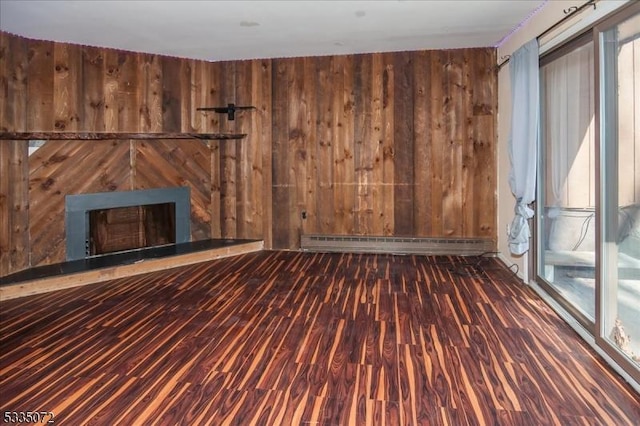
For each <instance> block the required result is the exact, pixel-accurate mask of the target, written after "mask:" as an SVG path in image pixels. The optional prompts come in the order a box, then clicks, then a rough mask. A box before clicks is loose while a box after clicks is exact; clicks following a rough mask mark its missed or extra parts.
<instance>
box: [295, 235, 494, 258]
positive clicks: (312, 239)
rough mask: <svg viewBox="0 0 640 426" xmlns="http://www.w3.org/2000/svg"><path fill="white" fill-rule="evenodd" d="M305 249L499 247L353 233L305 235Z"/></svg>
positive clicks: (459, 250) (464, 252)
mask: <svg viewBox="0 0 640 426" xmlns="http://www.w3.org/2000/svg"><path fill="white" fill-rule="evenodd" d="M300 248H301V249H302V250H303V251H314V252H337V253H344V252H347V253H390V254H424V255H456V256H478V255H481V254H483V253H489V252H492V251H494V250H495V244H494V242H493V240H490V239H485V238H428V237H383V236H364V235H358V236H352V235H314V234H310V235H302V236H301V237H300Z"/></svg>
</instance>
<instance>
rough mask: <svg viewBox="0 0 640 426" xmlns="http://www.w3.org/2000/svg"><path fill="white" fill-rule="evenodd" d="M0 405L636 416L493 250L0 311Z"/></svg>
mask: <svg viewBox="0 0 640 426" xmlns="http://www.w3.org/2000/svg"><path fill="white" fill-rule="evenodd" d="M0 339H1V340H0V408H1V409H2V410H7V411H19V410H32V411H33V410H48V411H52V412H54V413H55V420H56V423H59V424H70V425H75V424H98V425H99V424H105V425H107V424H108V425H110V424H162V425H164V424H166V425H174V424H321V425H338V424H340V425H342V424H392V425H393V424H402V425H410V424H411V425H416V424H424V425H446V424H449V425H462V424H470V425H484V424H496V425H530V424H540V425H544V424H554V425H555V424H559V425H565V424H607V425H609V424H615V425H627V424H629V425H632V424H634V422H636V421H637V420H638V419H640V397H639V396H638V394H637V393H634V391H633V390H632V389H631V388H630V387H629V386H628V385H627V384H625V383H624V382H623V381H622V380H621V379H620V377H618V376H617V375H616V374H615V373H614V372H613V371H612V370H611V369H610V368H608V367H607V366H606V365H605V364H604V363H603V361H602V360H601V359H600V358H599V357H598V356H597V355H596V354H595V353H594V352H593V351H592V350H591V349H590V348H588V347H587V346H586V344H585V343H584V342H583V341H581V340H580V339H579V338H578V337H577V336H576V335H575V333H574V332H573V331H572V330H571V329H570V328H569V327H568V326H567V325H566V324H565V323H564V322H563V321H562V320H561V319H560V318H558V316H557V315H555V314H554V313H553V312H552V311H551V310H550V309H549V308H548V307H547V306H546V305H545V304H544V303H543V302H542V301H541V300H540V299H539V298H538V297H537V296H535V295H534V294H533V293H532V292H531V290H530V289H528V288H527V287H524V286H522V285H521V284H520V283H519V282H518V281H517V280H515V279H514V277H513V275H512V273H511V272H510V271H509V270H508V269H507V268H504V267H503V266H501V265H500V264H499V263H498V262H497V261H496V260H494V259H491V258H475V257H471V258H464V257H454V256H443V257H432V256H392V255H375V254H371V255H364V254H337V253H304V252H270V251H263V252H259V253H252V254H246V255H242V256H237V257H233V258H227V259H220V260H216V261H211V262H205V263H200V264H195V265H190V266H184V267H180V268H174V269H171V270H167V271H162V272H153V273H148V274H144V275H139V276H134V277H129V278H123V279H117V280H113V281H109V282H104V283H96V284H93V285H91V286H84V287H77V288H71V289H66V290H61V291H57V292H51V293H44V294H39V295H34V296H29V297H23V298H18V299H12V300H6V301H3V302H2V303H0Z"/></svg>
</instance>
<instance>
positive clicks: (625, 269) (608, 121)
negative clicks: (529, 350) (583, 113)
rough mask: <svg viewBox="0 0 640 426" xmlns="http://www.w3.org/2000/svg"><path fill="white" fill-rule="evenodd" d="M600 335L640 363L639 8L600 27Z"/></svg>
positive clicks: (633, 361)
mask: <svg viewBox="0 0 640 426" xmlns="http://www.w3.org/2000/svg"><path fill="white" fill-rule="evenodd" d="M600 37H601V38H600V40H601V46H602V49H601V50H602V52H601V65H602V68H601V69H602V71H601V73H602V91H601V99H602V106H603V110H602V118H603V120H602V136H603V137H602V147H603V148H602V152H603V154H604V156H603V159H602V168H603V173H602V177H603V180H602V183H601V184H602V188H603V209H602V211H603V216H602V224H601V226H602V232H603V246H602V249H603V262H602V289H601V291H602V297H601V300H602V303H601V312H602V314H601V315H602V327H601V330H600V331H601V335H602V337H604V338H605V339H606V340H607V341H608V342H609V343H610V344H611V345H612V346H613V347H614V348H616V349H617V350H618V351H619V352H620V353H621V354H623V355H624V356H625V357H627V358H628V359H630V360H631V361H632V363H635V365H636V366H638V365H640V14H636V15H635V16H631V17H629V18H628V19H626V20H625V21H623V22H622V23H620V24H618V25H616V26H615V27H613V28H610V29H608V30H607V31H605V32H603V33H601V36H600Z"/></svg>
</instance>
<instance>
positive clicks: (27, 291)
mask: <svg viewBox="0 0 640 426" xmlns="http://www.w3.org/2000/svg"><path fill="white" fill-rule="evenodd" d="M263 249H264V241H262V240H261V241H252V242H248V243H245V244H238V245H233V246H229V247H221V248H214V249H211V250H203V251H198V252H194V253H187V254H180V255H176V256H171V257H169V258H167V257H162V258H155V259H145V260H143V261H140V262H138V263H132V264H127V265H118V266H111V267H106V268H101V269H95V270H91V271H84V272H78V273H73V274H67V275H60V276H55V277H47V278H41V279H36V280H32V281H23V282H20V283H16V284H9V285H6V286H2V287H0V302H1V301H4V300H9V299H15V298H18V297H24V296H31V295H34V294H40V293H47V292H50V291H56V290H62V289H65V288H72V287H79V286H82V285H87V284H94V283H99V282H103V281H109V280H113V279H117V278H124V277H130V276H133V275H139V274H144V273H147V272H156V271H163V270H166V269H171V268H176V267H178V266H185V265H191V264H194V263H200V262H206V261H210V260H215V259H221V258H224V257H230V256H236V255H240V254H245V253H252V252H257V251H261V250H263Z"/></svg>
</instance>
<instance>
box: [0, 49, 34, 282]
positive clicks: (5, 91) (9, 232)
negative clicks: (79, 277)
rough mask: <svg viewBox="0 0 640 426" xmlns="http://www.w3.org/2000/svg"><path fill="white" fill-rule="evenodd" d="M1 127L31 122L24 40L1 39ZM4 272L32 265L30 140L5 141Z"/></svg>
mask: <svg viewBox="0 0 640 426" xmlns="http://www.w3.org/2000/svg"><path fill="white" fill-rule="evenodd" d="M0 59H1V60H0V92H2V97H1V98H0V102H2V103H3V106H2V107H0V129H6V130H13V131H21V130H25V128H26V124H27V117H26V112H27V102H28V89H27V80H28V66H29V61H28V46H27V43H26V42H25V40H24V39H21V38H17V37H7V38H5V37H4V36H2V38H1V39H0ZM1 142H2V146H1V147H0V180H2V183H0V212H1V213H0V214H1V216H0V239H2V240H3V242H2V243H1V244H0V251H1V252H2V253H1V254H0V275H4V274H7V273H10V272H15V271H19V270H22V269H25V268H27V267H28V266H29V253H30V246H29V243H30V241H29V197H28V187H29V185H28V176H29V168H28V164H27V159H28V143H27V141H9V140H7V141H1Z"/></svg>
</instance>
